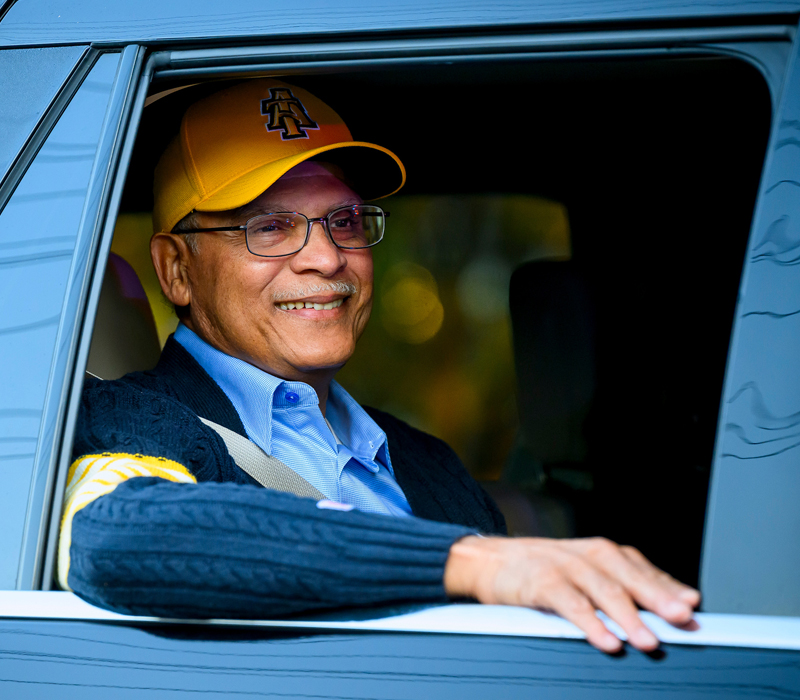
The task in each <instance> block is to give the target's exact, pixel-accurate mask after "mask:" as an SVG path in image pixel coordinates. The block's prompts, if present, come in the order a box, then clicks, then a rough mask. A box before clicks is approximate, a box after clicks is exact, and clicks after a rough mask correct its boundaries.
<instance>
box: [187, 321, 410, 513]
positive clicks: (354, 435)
mask: <svg viewBox="0 0 800 700" xmlns="http://www.w3.org/2000/svg"><path fill="white" fill-rule="evenodd" d="M175 340H177V341H178V342H179V343H180V344H181V345H182V346H183V347H184V348H186V350H187V351H188V352H189V353H190V354H191V355H192V357H194V359H195V360H197V362H198V363H199V364H200V366H201V367H202V368H203V369H204V370H205V371H206V372H208V374H209V375H210V377H211V378H212V379H213V380H214V381H215V382H216V383H217V384H218V385H219V386H220V388H221V389H222V391H224V392H225V394H226V395H227V397H228V398H229V399H230V400H231V403H232V404H233V406H234V408H235V409H236V412H237V413H238V414H239V417H240V418H241V420H242V423H243V425H244V429H245V431H246V432H247V436H248V437H249V438H250V439H251V440H252V441H253V442H254V443H256V445H258V446H259V447H260V448H261V449H262V450H264V452H266V453H267V454H270V455H273V456H274V457H277V458H278V459H279V460H281V462H283V463H284V464H286V465H287V466H288V467H290V468H291V469H293V470H294V471H295V472H297V473H298V474H299V475H300V476H302V477H303V478H304V479H305V480H306V481H308V482H309V483H310V484H312V485H313V486H315V487H316V488H317V489H318V490H319V491H321V492H322V493H324V494H325V496H326V497H327V498H329V499H330V500H332V501H338V502H340V503H347V504H350V505H352V506H354V507H355V508H357V509H358V510H362V511H365V512H368V513H383V514H385V515H401V516H402V515H409V514H410V513H411V507H410V506H409V505H408V501H407V500H406V497H405V495H404V494H403V491H402V490H401V489H400V487H399V486H398V484H397V481H395V478H394V471H393V470H392V461H391V459H390V457H389V446H388V444H387V441H386V434H385V433H384V432H383V431H382V430H381V429H380V427H378V425H377V423H375V421H374V420H372V418H370V417H369V415H368V414H367V412H366V411H365V410H364V409H363V408H361V406H359V405H358V403H356V401H355V400H354V399H353V397H352V396H350V394H348V393H347V392H346V391H345V390H344V389H343V388H342V387H341V386H340V385H339V384H337V383H336V382H331V386H330V389H329V391H328V404H327V407H326V411H325V416H323V415H322V412H321V411H320V409H319V399H318V397H317V393H316V392H315V391H314V389H312V388H311V387H310V386H309V385H308V384H305V383H303V382H290V381H284V380H283V379H279V378H278V377H274V376H272V375H271V374H267V373H266V372H263V371H262V370H260V369H258V368H257V367H254V366H253V365H251V364H249V363H247V362H244V361H243V360H239V359H237V358H235V357H231V356H230V355H226V354H225V353H223V352H220V351H219V350H217V349H216V348H214V347H212V346H211V345H209V344H208V343H206V342H205V341H204V340H203V339H202V338H200V336H198V335H197V334H196V333H194V332H193V331H191V330H189V329H188V328H187V327H186V326H184V325H183V324H180V325H179V326H178V329H177V330H176V331H175ZM326 417H327V419H328V423H329V424H330V427H328V423H326V421H325V418H326ZM331 430H333V432H331Z"/></svg>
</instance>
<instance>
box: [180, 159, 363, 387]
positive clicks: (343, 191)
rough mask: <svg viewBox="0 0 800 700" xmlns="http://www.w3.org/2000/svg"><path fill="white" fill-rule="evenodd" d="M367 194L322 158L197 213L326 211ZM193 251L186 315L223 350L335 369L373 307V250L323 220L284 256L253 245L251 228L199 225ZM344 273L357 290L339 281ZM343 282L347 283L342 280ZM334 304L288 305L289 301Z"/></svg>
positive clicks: (292, 374)
mask: <svg viewBox="0 0 800 700" xmlns="http://www.w3.org/2000/svg"><path fill="white" fill-rule="evenodd" d="M360 203H361V199H360V198H359V197H358V195H356V194H355V192H353V191H352V190H351V189H350V188H349V187H348V186H347V185H345V184H344V183H343V182H342V181H341V180H339V179H338V178H336V177H335V176H334V175H332V174H331V173H330V172H328V170H326V169H325V168H323V167H322V166H321V165H319V164H318V163H303V164H301V165H300V166H298V167H296V168H294V169H292V170H291V171H289V172H288V173H287V174H286V175H284V176H283V177H282V178H281V179H280V180H278V181H277V182H276V183H275V184H274V185H273V186H272V187H270V188H269V189H268V190H267V191H266V192H264V193H263V194H262V195H261V196H259V197H258V198H256V199H255V200H253V201H252V202H251V203H250V204H249V205H247V206H246V207H243V208H242V209H240V210H236V212H235V213H234V212H205V213H199V214H198V227H201V228H213V227H216V226H236V225H240V224H244V223H245V222H246V221H247V220H248V219H250V218H252V217H253V216H256V215H258V214H262V213H269V212H280V211H285V212H300V213H302V214H305V215H306V216H307V217H308V218H309V219H313V218H317V217H321V216H325V215H326V214H328V212H330V211H332V210H333V209H336V208H338V207H342V206H348V205H353V204H360ZM198 236H199V248H198V252H197V253H196V254H192V255H190V256H189V258H188V265H187V274H188V280H189V287H190V293H191V302H190V316H189V318H188V319H187V320H185V323H186V324H187V325H188V326H190V327H191V328H192V330H194V331H195V332H196V333H198V334H199V335H200V336H201V337H203V338H204V339H205V340H206V341H207V342H209V343H211V344H212V345H214V346H215V347H216V348H218V349H219V350H221V351H223V352H225V353H227V354H229V355H232V356H234V357H238V358H240V359H242V360H244V361H246V362H249V363H251V364H253V365H255V366H257V367H259V368H261V369H262V370H264V371H266V372H269V373H271V374H275V375H277V376H279V377H283V378H286V379H294V380H302V381H309V379H310V378H311V377H313V376H314V375H318V376H320V377H321V378H326V377H332V376H333V374H335V372H336V370H337V369H338V368H339V367H341V366H342V365H343V364H344V363H345V362H346V361H347V360H348V359H349V358H350V356H351V355H352V354H353V351H354V350H355V346H356V341H357V340H358V338H359V337H360V335H361V333H362V332H363V330H364V327H365V326H366V324H367V320H368V319H369V315H370V311H371V309H372V253H371V251H370V250H369V249H362V250H342V249H339V248H337V247H336V246H334V245H333V243H332V242H331V240H330V238H329V237H328V235H327V233H326V231H325V229H324V228H323V226H322V225H321V224H320V223H314V224H313V225H312V229H311V234H310V237H309V240H308V243H307V245H306V246H305V247H304V248H303V249H302V250H301V251H299V252H298V253H295V254H294V255H289V256H287V257H282V258H263V257H258V256H256V255H253V254H252V253H250V252H249V251H248V250H247V246H246V242H245V236H244V232H243V231H242V232H217V233H209V234H198ZM336 282H340V283H341V282H344V283H346V284H348V285H352V287H351V288H355V289H356V291H355V293H352V294H350V293H348V292H345V291H341V290H337V289H336V288H335V286H334V285H333V284H332V283H336ZM339 286H340V287H341V285H339ZM299 302H306V303H315V304H330V303H331V302H333V303H334V306H335V308H331V309H314V308H294V309H289V308H281V305H284V306H285V305H287V304H289V303H299Z"/></svg>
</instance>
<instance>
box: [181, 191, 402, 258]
mask: <svg viewBox="0 0 800 700" xmlns="http://www.w3.org/2000/svg"><path fill="white" fill-rule="evenodd" d="M363 206H364V205H363V204H351V205H349V206H345V207H337V208H336V209H333V210H332V211H329V212H328V213H327V214H325V216H320V217H317V218H316V219H309V218H308V217H307V216H306V215H305V214H303V213H301V212H299V211H270V212H265V213H263V214H256V216H253V217H250V218H249V219H248V220H247V221H245V223H244V224H242V225H240V226H217V227H215V228H190V229H184V230H183V231H172V233H177V234H185V233H215V232H216V231H244V242H245V245H246V246H247V250H248V252H249V253H250V254H251V255H255V256H256V257H258V258H285V257H288V256H289V255H294V254H295V253H299V252H300V251H301V250H303V248H305V247H306V245H307V244H308V239H309V238H310V237H311V227H312V225H313V224H314V223H316V222H319V223H320V224H321V225H322V228H323V229H324V231H325V233H326V234H327V235H328V240H330V242H331V243H333V245H335V246H336V247H337V248H339V249H340V250H366V249H367V248H372V246H375V245H378V243H380V242H381V241H382V240H383V235H384V233H385V231H386V226H385V224H384V230H383V231H381V237H380V238H379V239H378V240H377V241H375V242H374V243H370V244H369V245H363V246H344V245H339V244H338V243H337V242H336V241H335V240H333V235H332V234H331V227H330V221H329V218H330V217H331V216H332V215H333V214H336V213H337V212H340V211H345V210H347V209H354V208H355V207H363ZM367 206H369V207H374V208H375V209H378V210H379V212H380V213H378V212H366V215H367V216H383V217H384V219H385V218H386V217H388V216H389V212H388V211H384V210H383V209H381V207H379V206H377V205H375V204H368V205H367ZM192 213H194V212H192ZM284 214H294V215H296V216H302V217H303V218H304V219H305V220H306V221H307V222H308V225H307V226H306V237H305V238H304V239H303V245H301V246H300V247H299V248H298V249H297V250H295V251H292V252H291V253H281V254H280V255H263V254H262V253H254V252H253V251H252V250H251V249H250V240H249V239H248V237H247V229H248V228H249V226H250V223H251V222H252V221H255V220H256V219H260V218H261V217H262V216H280V215H284ZM362 216H363V214H362Z"/></svg>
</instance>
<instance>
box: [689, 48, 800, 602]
mask: <svg viewBox="0 0 800 700" xmlns="http://www.w3.org/2000/svg"><path fill="white" fill-rule="evenodd" d="M799 45H800V44H797V42H796V43H795V49H794V54H793V56H792V58H791V63H790V66H789V69H788V71H787V75H786V82H785V87H784V90H783V95H782V99H781V104H780V106H779V108H778V110H777V112H776V115H775V117H774V118H773V120H772V125H773V126H772V135H771V138H770V144H769V146H768V149H767V157H766V160H765V164H764V171H763V175H762V180H761V188H760V193H759V198H758V201H757V205H756V211H755V214H754V219H753V228H752V231H751V235H750V245H749V250H748V253H747V259H746V262H745V267H744V271H743V274H742V282H741V285H740V292H739V295H740V296H739V305H738V309H737V312H736V321H735V323H734V330H733V335H732V340H731V350H730V354H729V358H728V369H727V373H726V380H725V388H724V389H723V395H722V410H721V412H720V420H719V428H718V431H717V443H716V454H715V459H714V464H713V468H712V475H711V488H710V494H709V510H708V513H707V523H706V529H705V538H704V544H703V550H704V554H703V565H702V572H703V573H702V588H703V592H704V596H705V602H704V609H706V610H709V611H713V612H723V611H724V612H748V613H755V614H776V615H798V614H800V595H798V586H797V585H796V584H797V582H798V581H800V548H798V546H797V544H798V542H800V509H799V508H798V507H797V504H798V503H800V469H798V458H799V455H800V440H798V430H797V428H798V425H800V365H799V364H798V363H797V361H796V358H797V357H800V257H799V256H798V249H800V55H799V54H798V46H799Z"/></svg>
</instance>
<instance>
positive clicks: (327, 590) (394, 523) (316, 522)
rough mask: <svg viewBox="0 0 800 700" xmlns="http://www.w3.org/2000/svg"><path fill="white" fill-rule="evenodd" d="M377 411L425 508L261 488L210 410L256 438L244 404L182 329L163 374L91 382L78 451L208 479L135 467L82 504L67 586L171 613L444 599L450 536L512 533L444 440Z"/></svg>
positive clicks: (135, 609) (101, 600) (167, 352)
mask: <svg viewBox="0 0 800 700" xmlns="http://www.w3.org/2000/svg"><path fill="white" fill-rule="evenodd" d="M366 410H367V411H368V413H369V414H370V415H371V416H372V418H373V419H374V420H375V422H376V423H378V425H380V427H381V428H382V429H383V431H384V432H385V433H386V436H387V440H388V443H389V447H390V450H391V454H392V465H393V468H394V472H395V477H396V478H397V482H398V484H399V485H400V487H401V488H402V489H403V491H404V493H405V495H406V498H407V499H408V502H409V504H410V505H411V508H412V511H413V513H414V515H415V516H418V517H411V518H394V517H390V516H384V515H373V514H368V513H360V512H357V511H350V512H337V511H334V510H323V509H319V508H317V506H316V504H315V502H314V501H313V500H311V499H304V498H298V497H296V496H292V495H288V494H283V493H278V492H275V491H270V490H268V489H265V488H263V487H261V486H259V485H257V484H256V482H254V481H253V479H251V478H250V477H249V476H248V475H247V474H245V473H244V472H243V471H241V470H240V469H239V468H238V467H237V466H236V465H235V463H234V462H233V460H232V458H231V457H230V455H229V454H228V452H227V450H226V448H225V445H224V443H223V442H222V440H221V438H220V437H219V436H218V435H217V433H216V432H214V431H213V430H211V429H210V428H208V427H207V426H205V425H204V424H203V423H202V422H201V421H200V420H199V419H198V415H199V416H202V417H204V418H208V419H210V420H212V421H214V422H216V423H219V424H221V425H224V426H225V427H227V428H229V429H231V430H234V431H235V432H237V433H239V434H240V435H243V436H245V437H246V433H245V431H244V427H243V425H242V422H241V420H240V418H239V416H238V414H237V413H236V410H235V408H234V407H233V405H232V404H231V402H230V400H229V399H228V398H227V396H225V394H224V392H223V391H222V390H221V389H220V388H219V386H218V385H217V384H216V383H215V382H214V381H213V380H212V379H211V377H209V376H208V374H207V373H206V372H205V371H204V370H203V369H202V367H200V365H199V364H197V362H196V361H195V360H194V358H192V357H191V355H190V354H189V353H188V352H187V351H186V350H184V349H183V347H182V346H181V345H180V344H179V343H177V342H176V341H175V340H173V339H170V340H169V341H168V342H167V344H166V346H165V348H164V352H163V353H162V356H161V361H160V362H159V364H158V366H157V367H156V368H155V369H154V370H152V371H149V372H139V373H134V374H130V375H127V376H125V377H123V378H122V379H120V380H116V381H97V380H87V383H86V386H85V388H84V393H83V398H82V402H81V409H80V413H79V419H78V427H77V431H76V436H75V444H74V448H73V455H74V457H75V458H78V457H81V456H83V455H88V454H98V453H103V452H120V453H129V454H143V455H148V456H153V457H166V458H168V459H171V460H174V461H175V462H178V463H180V464H182V465H183V466H185V467H186V468H187V469H188V470H189V471H190V472H191V473H192V474H193V475H194V477H195V478H196V479H197V482H198V483H197V484H176V483H172V482H169V481H165V480H162V479H157V478H149V477H139V478H134V479H129V480H128V481H126V482H123V483H122V484H120V485H119V486H117V487H116V489H115V490H114V491H112V492H111V493H109V494H106V495H104V496H101V497H100V498H98V499H97V500H95V501H94V502H92V503H91V504H89V505H88V506H86V507H85V508H83V509H82V510H80V511H78V513H77V514H76V515H75V517H74V519H73V523H72V544H71V547H70V557H71V565H70V569H69V578H68V582H69V585H70V587H71V588H72V589H73V590H74V591H75V592H76V593H77V594H78V595H80V596H81V597H83V598H85V599H86V600H88V601H89V602H91V603H94V604H96V605H100V606H103V607H108V608H111V609H114V610H118V611H120V612H125V613H130V614H136V615H159V616H169V617H228V618H242V617H246V618H250V617H271V616H275V615H285V614H289V613H295V612H301V611H308V610H313V609H320V608H331V607H339V606H355V605H358V606H363V605H378V604H386V603H394V602H401V601H444V600H446V595H445V592H444V586H443V574H444V565H445V562H446V560H447V555H448V551H449V549H450V546H451V545H452V544H453V542H455V541H456V540H458V539H459V538H461V537H463V536H464V535H467V534H470V533H471V532H476V531H480V532H484V533H498V534H502V533H504V532H505V522H504V520H503V516H502V515H501V513H500V511H499V510H498V509H497V506H496V505H495V504H494V503H493V502H492V500H491V499H490V498H489V497H488V496H487V495H486V493H485V492H484V491H483V490H482V489H481V488H480V486H479V485H478V484H477V483H476V482H475V481H474V480H473V479H472V478H471V477H470V476H469V474H468V473H467V471H466V470H465V469H464V466H463V465H462V464H461V461H460V460H459V459H458V457H457V456H456V454H455V453H454V452H453V451H452V450H451V449H450V448H449V447H448V446H447V445H446V444H445V443H444V442H442V441H441V440H438V439H437V438H434V437H432V436H430V435H427V434H425V433H422V432H420V431H418V430H415V429H414V428H411V427H410V426H408V425H407V424H405V423H403V422H402V421H400V420H398V419H396V418H394V417H392V416H390V415H388V414H386V413H383V412H381V411H376V410H374V409H366Z"/></svg>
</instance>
